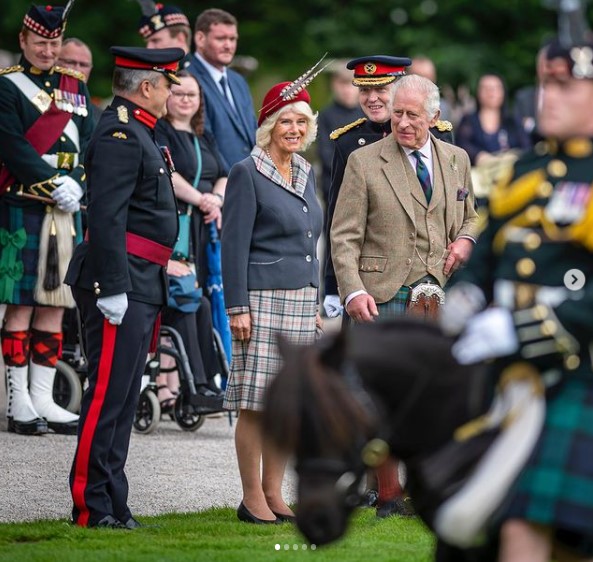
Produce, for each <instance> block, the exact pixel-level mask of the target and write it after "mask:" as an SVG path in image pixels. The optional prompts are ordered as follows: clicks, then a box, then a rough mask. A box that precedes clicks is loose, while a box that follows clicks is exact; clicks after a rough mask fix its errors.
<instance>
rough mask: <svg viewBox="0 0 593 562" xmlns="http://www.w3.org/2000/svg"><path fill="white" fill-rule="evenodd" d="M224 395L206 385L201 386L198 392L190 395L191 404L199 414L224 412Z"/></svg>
mask: <svg viewBox="0 0 593 562" xmlns="http://www.w3.org/2000/svg"><path fill="white" fill-rule="evenodd" d="M223 399H224V398H223V396H222V395H219V394H216V393H215V392H212V391H211V390H210V389H209V388H208V387H206V386H205V385H202V386H199V387H198V388H197V392H196V393H195V394H192V395H191V396H190V404H191V405H192V406H194V411H195V413H196V414H198V415H206V414H213V413H215V412H222V410H223V407H222V402H223Z"/></svg>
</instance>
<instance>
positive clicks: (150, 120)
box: [66, 47, 184, 529]
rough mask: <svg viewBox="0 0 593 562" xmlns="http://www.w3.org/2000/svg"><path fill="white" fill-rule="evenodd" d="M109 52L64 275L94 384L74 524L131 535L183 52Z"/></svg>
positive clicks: (85, 409) (169, 233)
mask: <svg viewBox="0 0 593 562" xmlns="http://www.w3.org/2000/svg"><path fill="white" fill-rule="evenodd" d="M111 52H112V53H113V54H114V55H115V71H114V73H113V93H114V95H115V97H114V99H113V102H112V104H111V105H110V106H109V107H108V108H107V109H106V110H105V111H104V113H103V115H102V116H101V119H100V121H99V123H98V124H97V127H96V129H95V132H94V134H93V137H92V139H91V142H90V144H89V149H88V152H87V161H86V163H87V173H88V178H89V180H88V199H89V207H88V230H87V235H86V237H85V241H84V242H83V243H82V244H80V245H79V246H78V247H77V248H76V250H75V252H74V256H73V258H72V261H71V262H70V267H69V268H68V273H67V275H66V283H68V284H69V285H70V286H71V287H72V291H73V293H74V298H75V299H76V304H77V306H78V309H79V310H80V314H81V317H82V320H83V323H84V327H85V336H86V354H87V359H88V381H89V386H88V389H87V390H86V391H85V393H84V396H83V399H82V405H81V410H80V423H79V427H78V446H77V449H76V454H75V456H74V461H73V463H72V470H71V472H70V488H71V492H72V499H73V502H74V506H73V509H72V519H73V521H74V523H75V524H76V525H79V526H81V527H108V528H128V529H133V528H136V527H138V526H139V523H138V522H137V521H136V520H135V519H134V518H133V517H132V514H131V512H130V509H129V507H128V505H127V499H128V482H127V478H126V475H125V472H124V465H125V462H126V458H127V454H128V446H129V441H130V434H131V431H132V422H133V420H134V414H135V411H136V405H137V403H138V397H139V395H140V383H141V379H142V373H143V371H144V364H145V362H146V355H147V353H148V350H149V344H150V343H151V342H154V341H155V339H154V338H155V333H156V334H158V321H157V317H158V314H159V312H160V309H161V308H162V307H163V306H165V305H166V303H167V297H168V280H167V273H166V270H165V266H166V265H167V261H168V260H169V258H170V257H171V253H172V251H173V246H174V245H175V240H176V238H177V231H178V226H177V205H176V202H175V195H174V193H173V185H172V183H171V175H172V173H173V162H172V160H171V157H170V154H169V152H168V150H167V149H166V147H163V148H159V146H158V145H157V144H156V142H155V139H154V127H155V125H156V122H157V119H159V118H160V117H162V116H163V115H164V114H165V112H166V103H167V99H168V97H169V95H170V93H171V91H170V87H171V83H177V84H178V83H179V81H178V79H177V78H176V76H175V70H176V69H177V62H178V61H179V60H180V59H181V58H182V57H183V54H184V53H183V50H182V49H140V48H124V47H112V49H111Z"/></svg>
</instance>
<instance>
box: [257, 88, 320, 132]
mask: <svg viewBox="0 0 593 562" xmlns="http://www.w3.org/2000/svg"><path fill="white" fill-rule="evenodd" d="M291 84H292V82H280V84H276V85H275V86H272V88H270V91H269V92H268V93H267V94H266V96H265V97H264V101H263V102H262V108H261V111H260V114H259V119H258V120H257V124H258V126H261V124H262V123H263V122H264V120H265V119H266V117H269V116H270V115H272V114H274V113H276V112H277V111H279V110H280V109H282V108H283V107H286V106H287V105H290V104H292V103H296V102H297V101H304V102H306V103H311V96H310V95H309V92H307V90H305V89H302V90H300V91H299V92H297V93H296V94H295V95H294V97H291V98H290V99H285V98H284V97H283V96H282V92H283V91H284V90H285V89H286V88H287V87H288V86H290V85H291Z"/></svg>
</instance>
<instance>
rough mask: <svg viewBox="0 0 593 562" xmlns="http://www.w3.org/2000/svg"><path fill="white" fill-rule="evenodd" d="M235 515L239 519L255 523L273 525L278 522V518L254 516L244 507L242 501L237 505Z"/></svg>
mask: <svg viewBox="0 0 593 562" xmlns="http://www.w3.org/2000/svg"><path fill="white" fill-rule="evenodd" d="M274 515H275V514H274ZM237 517H238V518H239V521H244V522H245V523H254V524H255V525H274V524H276V523H279V522H280V521H279V520H278V519H260V518H259V517H256V516H255V515H253V513H251V511H249V510H248V509H247V508H246V507H245V505H244V504H243V502H241V505H239V507H238V509H237Z"/></svg>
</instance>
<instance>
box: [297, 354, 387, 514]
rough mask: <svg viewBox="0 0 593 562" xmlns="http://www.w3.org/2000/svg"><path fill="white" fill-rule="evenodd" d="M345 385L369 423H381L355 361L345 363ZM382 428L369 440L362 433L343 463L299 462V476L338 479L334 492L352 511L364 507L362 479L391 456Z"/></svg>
mask: <svg viewBox="0 0 593 562" xmlns="http://www.w3.org/2000/svg"><path fill="white" fill-rule="evenodd" d="M340 372H341V375H342V378H343V380H344V383H345V384H346V386H347V387H348V390H349V392H350V393H351V395H352V396H353V398H354V399H355V400H356V401H357V402H358V404H359V405H360V406H361V408H362V409H363V411H364V412H365V413H366V414H367V416H368V418H369V419H376V420H378V419H380V417H379V416H378V415H377V409H378V408H380V406H379V405H378V404H377V403H376V402H375V401H374V400H373V399H372V397H371V395H370V394H369V393H368V392H367V390H366V389H365V388H364V386H363V384H362V379H361V377H360V374H359V372H358V370H357V369H356V366H355V365H354V363H353V362H352V361H348V360H347V361H344V363H343V368H342V370H341V371H340ZM384 433H385V432H384V431H383V430H382V427H378V428H377V430H376V434H375V435H374V436H373V437H372V438H371V439H369V438H368V436H365V435H363V434H362V433H361V434H359V435H357V436H356V438H355V440H354V444H353V446H352V448H351V449H350V451H349V452H348V454H347V455H346V456H345V457H344V458H342V459H336V458H318V459H306V460H302V461H299V462H298V463H297V465H296V467H295V470H296V472H297V474H299V476H305V475H307V474H317V475H318V474H325V475H328V476H334V477H335V484H334V488H335V491H336V493H337V494H338V495H339V496H341V497H342V498H343V501H344V504H345V505H346V506H347V507H348V508H352V509H353V508H355V507H357V506H358V505H360V501H361V498H362V495H363V493H364V490H363V489H361V483H362V477H363V476H364V474H365V472H366V470H367V468H370V467H376V466H378V465H379V464H381V463H382V462H383V461H384V460H386V459H387V457H388V456H389V446H388V445H387V441H386V437H387V436H386V435H384Z"/></svg>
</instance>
